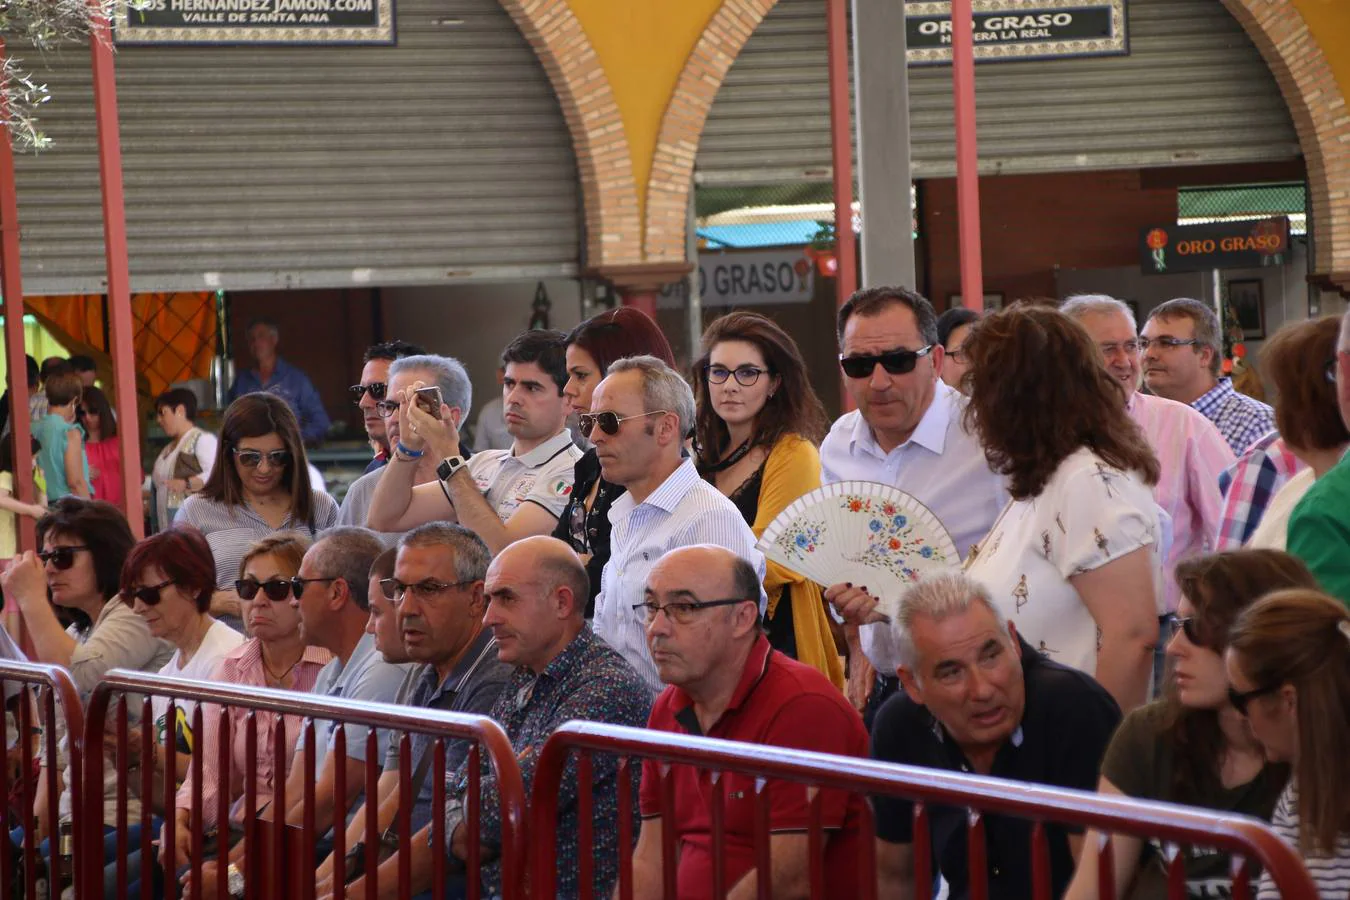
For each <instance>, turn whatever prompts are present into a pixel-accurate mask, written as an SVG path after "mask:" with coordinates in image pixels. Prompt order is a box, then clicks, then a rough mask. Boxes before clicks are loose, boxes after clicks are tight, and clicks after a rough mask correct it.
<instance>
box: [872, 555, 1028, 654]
mask: <svg viewBox="0 0 1350 900" xmlns="http://www.w3.org/2000/svg"><path fill="white" fill-rule="evenodd" d="M976 603H981V604H984V606H985V608H987V609H988V610H989V611H990V612H991V613H993V614H994V619H995V620H996V621H997V622H998V627H999V631H1001V632H1004V633H1006V632H1007V630H1008V620H1007V618H1006V617H1005V616H1004V615H1003V613H1002V612H1000V611H999V608H998V607H997V606H995V605H994V601H993V600H992V599H991V598H990V596H989V591H988V590H987V589H986V588H985V586H984V585H982V584H980V582H978V581H976V580H975V579H973V578H970V577H968V576H966V575H963V574H961V573H960V572H949V573H945V574H942V575H934V576H931V577H929V578H925V579H924V580H923V581H920V582H919V583H918V584H916V585H915V586H914V587H912V588H910V589H909V590H908V591H906V592H905V595H904V596H903V597H901V598H900V599H899V600H892V601H890V602H889V603H887V602H885V601H883V602H882V604H881V606H882V612H884V613H886V615H887V616H888V617H889V618H890V620H891V634H892V635H894V637H895V643H896V647H897V648H898V650H899V657H900V665H902V666H904V667H905V668H906V669H909V670H910V671H915V670H916V669H917V667H918V665H919V651H918V649H917V648H916V647H915V646H914V639H913V638H912V637H911V636H910V629H911V628H912V627H913V625H914V620H915V619H918V618H920V617H922V618H928V619H933V620H934V621H941V620H942V619H945V618H947V617H948V616H957V615H961V614H962V613H964V612H966V611H968V610H969V609H970V608H971V607H972V606H974V605H975V604H976Z"/></svg>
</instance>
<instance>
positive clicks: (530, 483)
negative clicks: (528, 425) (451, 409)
mask: <svg viewBox="0 0 1350 900" xmlns="http://www.w3.org/2000/svg"><path fill="white" fill-rule="evenodd" d="M580 458H581V451H580V450H578V449H577V448H576V445H575V444H573V443H572V432H570V431H568V430H567V429H566V428H564V429H563V430H562V431H560V432H558V433H557V434H555V435H554V436H553V437H551V438H549V439H548V440H546V441H544V442H543V443H542V444H540V445H539V446H538V447H535V448H534V449H533V450H531V451H530V452H529V453H525V454H522V455H520V456H513V455H512V454H511V451H510V450H480V451H478V452H477V453H475V454H474V455H473V456H471V457H469V463H468V470H469V474H470V475H471V476H473V480H474V483H475V484H477V485H478V490H479V491H481V492H482V494H483V496H484V498H485V499H486V500H487V503H488V506H491V507H492V509H493V510H494V511H495V512H496V513H497V516H498V517H499V518H500V519H501V520H502V521H503V522H505V521H506V520H507V519H509V518H511V516H512V515H514V514H515V512H516V510H517V509H519V508H520V505H521V504H522V503H527V502H528V503H535V504H538V505H539V506H542V507H543V508H544V509H546V510H548V511H549V512H551V513H552V514H553V517H554V518H557V517H558V516H560V515H562V511H563V508H564V507H565V506H567V500H568V498H569V497H571V496H572V468H573V466H575V465H576V462H577V460H578V459H580Z"/></svg>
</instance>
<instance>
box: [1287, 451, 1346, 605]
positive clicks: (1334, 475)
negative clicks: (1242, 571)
mask: <svg viewBox="0 0 1350 900" xmlns="http://www.w3.org/2000/svg"><path fill="white" fill-rule="evenodd" d="M1287 549H1288V550H1289V552H1290V553H1292V554H1294V555H1295V556H1297V557H1298V558H1299V559H1301V560H1303V561H1304V562H1305V563H1307V564H1308V568H1309V569H1311V570H1312V573H1313V575H1314V576H1315V577H1316V578H1317V582H1318V584H1320V585H1321V586H1322V590H1324V591H1326V592H1327V593H1328V594H1330V595H1331V596H1333V597H1335V598H1337V599H1338V600H1340V601H1341V602H1342V603H1344V604H1346V605H1350V454H1348V455H1347V456H1343V457H1341V461H1340V462H1339V463H1337V464H1336V466H1335V467H1334V468H1333V469H1332V470H1331V471H1330V472H1328V473H1327V474H1325V475H1323V476H1322V477H1321V478H1319V479H1317V481H1316V482H1314V483H1313V486H1312V487H1310V488H1308V493H1306V494H1304V495H1303V499H1302V500H1300V501H1299V504H1298V506H1296V507H1294V512H1293V513H1292V514H1291V515H1290V516H1289V539H1288V543H1287Z"/></svg>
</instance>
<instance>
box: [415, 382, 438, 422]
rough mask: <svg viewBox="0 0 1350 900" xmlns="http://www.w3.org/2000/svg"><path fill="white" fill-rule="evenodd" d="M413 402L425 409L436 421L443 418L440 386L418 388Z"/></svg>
mask: <svg viewBox="0 0 1350 900" xmlns="http://www.w3.org/2000/svg"><path fill="white" fill-rule="evenodd" d="M413 402H414V403H416V404H417V405H418V406H420V407H422V408H423V409H425V410H426V411H427V412H428V413H430V414H431V417H432V418H434V419H439V418H440V417H441V388H440V386H439V385H432V386H431V387H424V388H418V389H417V390H416V391H414V392H413Z"/></svg>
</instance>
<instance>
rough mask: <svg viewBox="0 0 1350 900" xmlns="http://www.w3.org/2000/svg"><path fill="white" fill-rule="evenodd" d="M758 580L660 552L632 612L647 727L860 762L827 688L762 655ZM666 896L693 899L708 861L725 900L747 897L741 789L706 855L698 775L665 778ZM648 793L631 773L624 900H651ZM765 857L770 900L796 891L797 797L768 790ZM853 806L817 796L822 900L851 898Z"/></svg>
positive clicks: (777, 788) (751, 875) (651, 772)
mask: <svg viewBox="0 0 1350 900" xmlns="http://www.w3.org/2000/svg"><path fill="white" fill-rule="evenodd" d="M759 584H760V583H759V577H758V575H757V574H756V573H755V570H754V568H753V567H751V565H750V564H749V563H747V562H746V561H745V560H743V559H741V558H740V557H739V556H737V555H736V554H734V553H732V552H731V551H729V550H725V549H723V548H721V547H712V546H706V545H705V546H695V547H684V548H681V549H678V550H672V551H671V552H670V553H668V554H666V555H665V556H664V557H662V558H661V560H660V561H659V562H657V564H656V565H655V566H653V567H652V570H651V573H650V574H649V575H648V576H647V586H646V590H645V591H644V593H643V599H642V602H641V603H640V604H639V609H638V610H637V612H638V613H639V614H640V615H641V616H642V617H643V619H644V621H645V622H646V626H647V643H648V646H649V647H650V648H651V653H652V658H653V659H654V660H655V661H656V668H657V671H658V672H660V675H661V680H662V681H664V682H665V683H666V684H667V685H668V687H667V688H666V689H665V690H664V691H663V692H662V693H661V696H660V697H658V698H657V700H656V704H655V706H653V707H652V714H651V718H650V719H649V720H648V723H647V727H648V728H651V729H652V730H654V731H668V732H671V733H674V734H692V735H697V736H706V737H713V738H721V739H724V740H729V741H741V742H744V743H750V744H763V745H766V746H773V747H788V748H791V749H794V750H808V751H814V752H818V753H834V754H837V755H841V756H857V757H866V756H867V731H866V730H865V729H864V728H863V724H862V719H861V718H860V717H859V716H858V713H857V711H855V710H854V709H853V708H852V707H851V706H850V705H849V703H848V701H847V700H845V699H844V697H843V695H842V694H840V693H839V690H838V689H837V688H836V687H835V686H834V685H833V684H832V683H831V682H830V680H829V679H828V678H826V677H825V676H824V675H822V674H821V673H820V672H818V671H817V670H815V669H813V668H811V667H810V666H807V665H805V664H803V663H799V662H797V661H796V660H794V659H792V658H790V657H788V656H785V655H783V654H782V653H779V652H778V651H776V650H774V649H773V648H772V647H770V646H769V639H768V637H767V636H766V635H765V633H764V630H763V628H761V627H760V623H759V614H758V603H759ZM672 777H673V780H674V787H673V795H674V809H673V810H670V813H671V814H672V815H671V821H672V822H673V824H674V830H675V835H676V836H675V843H676V845H677V846H678V847H679V848H680V853H679V859H678V862H677V863H676V870H677V871H676V873H675V880H676V883H677V885H678V887H677V894H678V895H679V896H681V897H694V896H704V895H706V894H707V893H708V885H710V884H711V883H712V874H713V859H714V857H715V856H717V855H719V854H720V855H721V856H722V859H723V864H724V870H723V871H724V873H725V878H726V884H727V885H728V886H730V887H731V891H730V896H733V897H751V896H754V895H755V889H756V886H757V885H756V880H757V873H756V872H755V819H756V816H755V809H756V806H757V804H756V801H755V795H756V793H757V791H756V789H755V779H754V778H753V777H750V776H744V775H728V776H726V778H727V781H726V784H725V797H726V808H725V811H724V823H725V824H724V827H723V834H722V843H721V845H720V846H717V845H714V843H713V831H712V816H713V811H712V805H713V804H714V803H716V802H717V801H716V800H715V799H713V795H712V794H711V793H710V791H709V789H708V780H707V773H706V772H699V771H697V770H695V769H692V768H690V767H688V766H675V767H674V769H673V770H672ZM661 794H662V790H661V779H660V775H659V767H658V766H657V764H656V763H654V762H652V761H650V760H649V761H647V762H644V763H643V766H642V789H641V791H640V798H641V814H642V830H641V832H640V833H639V836H638V843H637V848H636V849H635V850H634V852H633V896H634V897H637V898H648V897H650V898H656V897H660V896H662V886H663V885H664V883H665V879H664V878H663V870H662V852H661V848H662V838H663V834H662V831H663V827H664V826H663V824H662V818H661V813H662V811H663V810H662V807H663V805H664V804H663V801H662V797H661ZM767 795H768V806H769V813H768V818H769V835H770V836H769V855H770V857H771V858H772V859H773V866H772V869H771V871H772V875H771V880H772V887H771V888H770V891H769V893H770V895H771V896H774V897H804V896H806V895H807V894H809V893H810V858H811V854H810V852H809V845H810V839H809V838H808V835H807V832H808V829H809V827H810V823H811V819H812V810H811V807H812V802H811V800H810V798H809V795H808V792H807V788H806V785H803V784H796V783H793V782H787V781H770V782H769V785H768V789H767ZM865 802H866V801H865V800H864V799H863V798H862V797H860V796H859V795H857V794H851V793H848V792H843V791H825V792H824V793H823V795H822V797H821V803H820V807H821V808H820V816H821V824H822V826H823V827H824V831H825V835H824V844H825V848H824V875H825V886H826V893H825V896H826V897H840V898H853V897H857V896H859V895H860V894H861V893H862V891H861V884H860V882H859V879H860V878H862V877H871V873H870V872H869V873H863V872H862V870H861V869H860V867H859V864H860V861H861V857H860V855H859V854H860V851H861V850H862V840H863V837H862V832H861V821H862V815H863V808H862V807H863V804H864V803H865Z"/></svg>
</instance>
